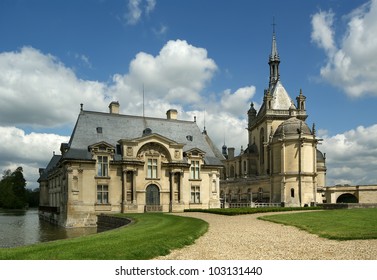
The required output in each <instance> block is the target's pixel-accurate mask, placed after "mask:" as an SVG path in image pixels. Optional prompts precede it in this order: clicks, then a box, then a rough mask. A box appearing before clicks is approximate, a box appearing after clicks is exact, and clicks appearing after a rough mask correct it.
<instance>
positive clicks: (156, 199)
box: [145, 184, 162, 212]
mask: <svg viewBox="0 0 377 280" xmlns="http://www.w3.org/2000/svg"><path fill="white" fill-rule="evenodd" d="M161 210H162V208H161V206H160V189H159V188H158V187H157V186H156V185H154V184H152V185H149V186H148V187H147V189H146V193H145V212H155V211H161Z"/></svg>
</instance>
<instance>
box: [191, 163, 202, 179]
mask: <svg viewBox="0 0 377 280" xmlns="http://www.w3.org/2000/svg"><path fill="white" fill-rule="evenodd" d="M199 171H200V167H199V161H198V160H192V161H191V167H190V177H191V179H200V174H199Z"/></svg>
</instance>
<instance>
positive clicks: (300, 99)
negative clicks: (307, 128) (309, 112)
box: [296, 89, 306, 111]
mask: <svg viewBox="0 0 377 280" xmlns="http://www.w3.org/2000/svg"><path fill="white" fill-rule="evenodd" d="M296 100H297V109H298V110H299V111H305V110H306V109H305V100H306V96H304V95H303V94H302V89H300V94H299V96H297V97H296Z"/></svg>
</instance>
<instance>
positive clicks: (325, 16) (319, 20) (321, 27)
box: [311, 11, 335, 51]
mask: <svg viewBox="0 0 377 280" xmlns="http://www.w3.org/2000/svg"><path fill="white" fill-rule="evenodd" d="M333 21H334V13H333V12H331V11H329V12H325V11H321V12H319V13H317V14H315V15H313V17H312V26H313V32H312V34H311V37H312V41H314V42H315V43H316V44H317V45H318V46H319V47H321V48H323V49H324V50H326V51H333V50H334V48H335V45H334V38H333V36H334V31H333V30H332V25H333Z"/></svg>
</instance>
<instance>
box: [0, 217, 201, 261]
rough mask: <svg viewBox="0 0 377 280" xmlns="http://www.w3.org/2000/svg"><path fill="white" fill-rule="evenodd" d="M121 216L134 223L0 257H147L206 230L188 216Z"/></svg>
mask: <svg viewBox="0 0 377 280" xmlns="http://www.w3.org/2000/svg"><path fill="white" fill-rule="evenodd" d="M117 216H122V214H118V215H117ZM124 216H125V217H128V218H131V219H133V220H134V224H132V225H130V226H127V227H122V228H118V229H114V230H110V231H106V232H102V233H98V234H93V235H89V236H83V237H78V238H73V239H65V240H58V241H52V242H46V243H38V244H34V245H30V246H24V247H17V248H5V249H0V259H1V260H99V259H100V260H117V259H122V260H147V259H152V258H154V257H157V256H163V255H166V254H168V253H169V252H170V251H171V250H173V249H177V248H182V247H183V246H186V245H189V244H192V243H193V242H194V241H195V239H197V238H198V237H200V236H201V235H203V234H204V233H205V232H206V231H207V229H208V223H206V222H205V221H202V220H199V219H194V218H188V217H180V216H174V215H165V214H157V213H148V214H127V215H124Z"/></svg>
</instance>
